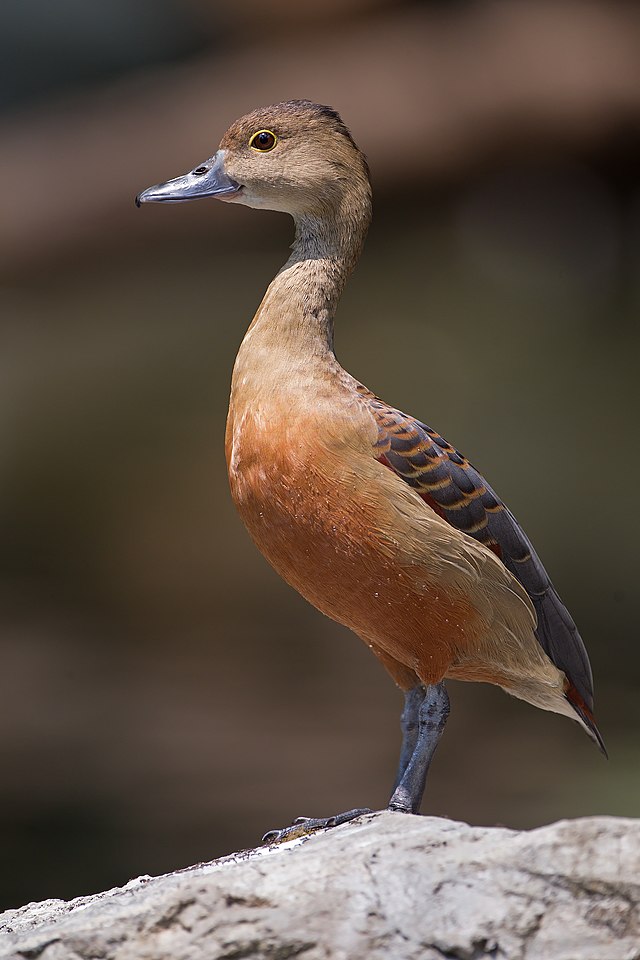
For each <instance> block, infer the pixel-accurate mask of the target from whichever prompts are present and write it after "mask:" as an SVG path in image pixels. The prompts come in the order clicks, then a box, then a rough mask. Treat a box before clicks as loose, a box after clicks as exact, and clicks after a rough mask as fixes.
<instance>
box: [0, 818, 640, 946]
mask: <svg viewBox="0 0 640 960" xmlns="http://www.w3.org/2000/svg"><path fill="white" fill-rule="evenodd" d="M639 902H640V821H635V820H620V819H614V818H610V817H599V818H593V819H585V820H577V821H564V822H561V823H556V824H553V825H552V826H549V827H543V828H541V829H538V830H533V831H531V832H526V833H525V832H516V831H512V830H504V829H495V828H491V829H487V828H480V827H470V826H467V825H466V824H462V823H455V822H452V821H449V820H440V819H435V818H430V817H411V816H406V815H403V814H393V813H378V814H372V815H369V816H366V817H363V818H361V819H360V820H358V821H354V822H352V823H350V824H346V825H345V826H342V827H336V828H334V829H332V830H328V831H325V832H324V833H322V834H316V835H314V836H311V837H303V838H300V839H297V840H291V841H289V842H288V843H286V844H282V845H281V846H278V847H269V848H261V849H259V850H250V851H246V852H243V853H239V854H235V855H233V856H230V857H225V858H223V859H221V860H216V861H214V862H212V863H206V864H199V865H198V866H195V867H190V868H188V869H186V870H182V871H179V872H177V873H173V874H169V875H167V876H164V877H157V878H151V877H140V878H139V879H137V880H132V881H131V882H130V883H128V884H127V885H126V886H125V887H122V888H121V889H115V890H109V891H107V892H106V893H100V894H97V895H96V896H92V897H83V898H80V899H77V900H73V901H71V902H69V903H65V902H64V901H60V900H49V901H45V902H44V903H39V904H29V905H28V906H26V907H23V908H21V909H19V910H9V911H8V912H7V913H5V914H3V915H1V916H0V958H2V960H5V958H11V960H97V958H100V960H161V958H165V957H166V958H171V960H196V958H197V960H244V958H247V960H292V958H298V957H301V958H304V960H329V958H331V960H359V958H362V960H365V958H366V960H382V958H385V960H389V958H390V960H414V958H415V960H418V958H419V960H445V958H446V960H484V958H493V960H505V958H508V960H520V958H521V960H640V907H639Z"/></svg>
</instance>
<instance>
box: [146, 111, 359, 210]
mask: <svg viewBox="0 0 640 960" xmlns="http://www.w3.org/2000/svg"><path fill="white" fill-rule="evenodd" d="M204 197H215V198H217V199H219V200H226V201H228V202H233V203H243V204H245V205H246V206H249V207H258V208H264V209H268V210H280V211H283V212H286V213H290V214H291V215H292V216H293V217H294V218H295V219H300V218H304V217H314V218H322V217H324V216H327V215H330V216H333V217H336V216H340V212H341V210H342V208H343V207H344V205H345V201H346V200H347V199H349V201H350V202H351V204H352V203H353V199H354V197H359V198H360V200H361V203H362V205H363V206H364V207H367V208H368V205H369V203H370V186H369V171H368V167H367V162H366V160H365V157H364V155H363V154H362V153H361V151H360V150H359V149H358V147H357V146H356V144H355V143H354V141H353V138H352V137H351V134H350V133H349V131H348V129H347V128H346V126H345V125H344V123H343V122H342V120H341V118H340V116H339V115H338V113H336V111H335V110H333V109H332V108H331V107H326V106H320V105H318V104H315V103H311V102H310V101H308V100H289V101H287V102H285V103H279V104H276V105H274V106H270V107H265V108H262V109H258V110H253V111H252V112H251V113H249V114H247V115H246V116H244V117H241V118H240V119H239V120H236V122H235V123H233V124H232V125H231V126H230V127H229V129H228V130H227V132H226V133H225V135H224V136H223V138H222V140H221V142H220V146H219V148H218V150H217V152H216V153H215V154H214V155H213V156H212V157H210V158H209V159H208V160H205V161H204V163H201V164H199V165H198V166H197V167H194V168H193V169H192V170H191V171H190V172H189V173H186V174H184V175H183V176H181V177H177V178H176V179H174V180H168V181H167V182H166V183H160V184H157V185H156V186H154V187H149V188H148V189H147V190H144V191H143V192H142V193H140V194H139V195H138V196H137V197H136V204H137V205H138V206H140V204H142V203H149V202H160V203H179V202H182V201H185V200H197V199H199V198H204Z"/></svg>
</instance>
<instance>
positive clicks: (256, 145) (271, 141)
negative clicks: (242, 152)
mask: <svg viewBox="0 0 640 960" xmlns="http://www.w3.org/2000/svg"><path fill="white" fill-rule="evenodd" d="M277 142H278V138H277V137H276V135H275V133H271V130H258V132H257V133H254V135H253V136H252V137H251V140H249V146H250V147H252V148H253V149H254V150H259V151H260V153H267V151H269V150H273V148H274V147H275V145H276V143H277Z"/></svg>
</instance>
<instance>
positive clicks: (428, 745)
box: [389, 682, 449, 813]
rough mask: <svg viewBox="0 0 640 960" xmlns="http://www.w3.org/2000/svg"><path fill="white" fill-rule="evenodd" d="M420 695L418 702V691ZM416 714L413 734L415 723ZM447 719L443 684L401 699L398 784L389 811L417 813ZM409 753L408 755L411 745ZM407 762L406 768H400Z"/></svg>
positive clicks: (447, 708) (414, 689)
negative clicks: (421, 694) (402, 707)
mask: <svg viewBox="0 0 640 960" xmlns="http://www.w3.org/2000/svg"><path fill="white" fill-rule="evenodd" d="M420 689H422V690H423V691H424V693H423V696H422V698H421V699H420V697H419V694H418V691H419V690H420ZM416 714H417V721H418V722H417V732H416V730H415V726H416V724H415V719H416ZM448 716H449V696H448V694H447V691H446V689H445V685H444V683H443V682H440V683H435V684H433V685H432V686H428V687H422V688H419V687H414V688H413V690H409V692H408V693H407V694H406V695H405V709H404V710H403V713H402V729H403V740H402V752H401V755H400V767H399V782H398V783H397V784H396V786H395V789H394V791H393V794H392V796H391V799H390V800H389V810H398V811H400V812H401V813H419V812H420V804H421V802H422V794H423V793H424V786H425V782H426V779H427V773H428V772H429V765H430V764H431V761H432V759H433V755H434V753H435V751H436V747H437V746H438V743H439V741H440V737H441V736H442V731H443V730H444V726H445V723H446V722H447V717H448ZM412 743H413V751H412V752H411V755H410V756H409V757H408V760H407V756H408V755H409V751H410V750H411V745H412ZM405 760H407V762H406V764H405V765H404V769H403V764H404V762H405Z"/></svg>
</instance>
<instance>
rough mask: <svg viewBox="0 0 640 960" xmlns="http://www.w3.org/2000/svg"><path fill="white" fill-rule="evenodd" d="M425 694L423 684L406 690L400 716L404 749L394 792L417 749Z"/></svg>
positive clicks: (402, 748) (401, 749) (401, 750)
mask: <svg viewBox="0 0 640 960" xmlns="http://www.w3.org/2000/svg"><path fill="white" fill-rule="evenodd" d="M425 693H426V687H425V686H424V684H422V683H419V684H418V685H417V686H415V687H412V688H411V690H405V694H404V707H403V710H402V713H401V714H400V727H401V729H402V747H401V748H400V760H399V762H398V772H397V774H396V779H395V783H394V784H393V789H394V790H395V789H396V787H397V786H398V784H399V783H400V781H401V780H402V777H403V775H404V772H405V770H406V769H407V767H408V766H409V761H410V760H411V757H412V756H413V752H414V750H415V748H416V740H417V739H418V725H419V712H420V706H421V704H422V701H423V700H424V695H425Z"/></svg>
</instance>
